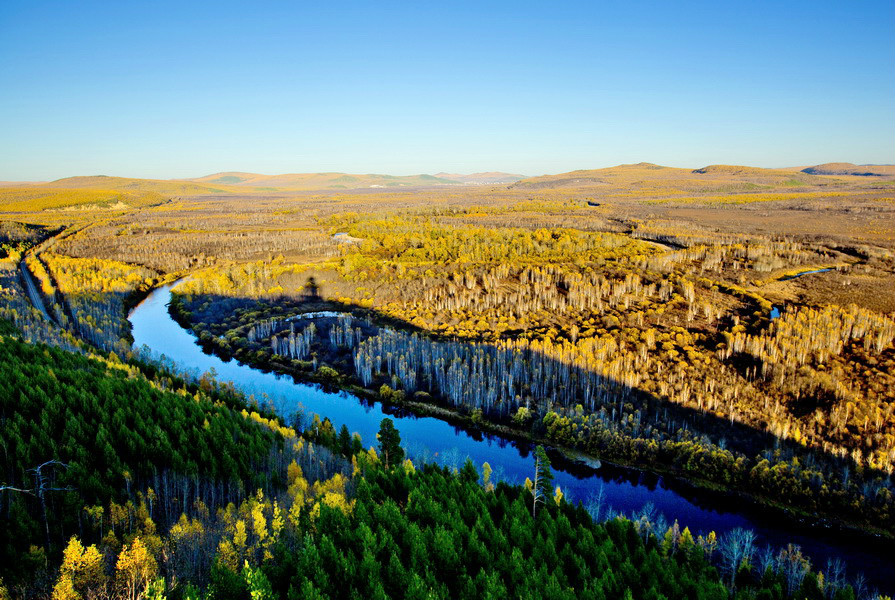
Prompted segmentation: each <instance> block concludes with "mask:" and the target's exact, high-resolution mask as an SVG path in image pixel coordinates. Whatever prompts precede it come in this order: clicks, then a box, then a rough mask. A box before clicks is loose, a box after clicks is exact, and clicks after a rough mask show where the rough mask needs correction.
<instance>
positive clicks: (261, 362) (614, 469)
mask: <svg viewBox="0 0 895 600" xmlns="http://www.w3.org/2000/svg"><path fill="white" fill-rule="evenodd" d="M306 290H308V291H307V292H305V293H304V294H303V295H301V296H300V297H288V296H282V297H279V298H276V299H267V300H259V299H256V298H250V297H247V296H224V295H215V294H205V295H203V296H202V297H201V310H196V311H195V312H194V313H192V314H190V315H189V316H188V315H187V314H186V313H185V312H184V310H185V308H184V307H182V306H180V307H178V306H175V303H172V310H171V314H172V315H173V316H174V318H175V319H176V320H177V321H178V323H180V324H181V326H184V327H186V328H188V329H193V328H194V327H195V329H193V330H194V332H195V333H196V334H197V337H198V338H199V342H200V345H201V346H202V347H203V349H204V350H205V351H206V352H209V353H213V354H216V355H218V356H219V357H221V358H222V359H224V360H229V359H233V358H235V359H237V360H239V361H240V362H242V363H245V364H248V365H250V366H252V367H255V368H259V369H261V370H264V371H268V372H276V373H283V374H287V375H290V376H292V377H293V378H294V379H295V381H297V382H299V383H315V384H319V385H321V386H322V387H323V388H324V389H325V390H327V391H337V390H342V391H348V392H349V393H353V394H354V395H355V396H356V397H357V398H358V399H359V401H360V402H362V403H364V404H367V405H373V404H375V403H376V402H380V403H381V404H382V406H383V412H385V413H386V414H391V415H395V416H399V417H407V416H412V415H415V416H435V417H437V418H439V419H441V420H443V421H446V422H448V423H450V424H451V425H452V426H454V427H455V429H456V430H457V431H463V432H464V433H466V434H467V435H469V436H470V437H472V438H473V439H475V440H478V441H483V440H488V441H489V442H492V443H497V444H500V445H505V444H512V445H513V446H514V447H516V448H517V449H518V451H519V452H520V454H521V455H522V456H523V457H525V456H527V455H528V453H529V452H531V450H532V442H531V441H530V439H531V438H530V437H529V435H531V436H534V437H535V438H537V439H546V440H547V441H548V443H550V444H554V445H555V446H557V447H566V448H571V449H574V450H577V451H580V452H583V453H586V454H588V455H593V456H599V457H600V458H601V460H603V461H606V462H604V463H603V464H602V466H601V467H600V468H599V469H595V468H593V466H591V465H588V464H587V463H586V462H585V461H583V460H577V459H574V458H570V457H569V456H568V455H567V454H566V453H563V452H560V451H558V450H553V451H551V453H550V455H551V460H553V461H555V463H554V464H556V466H558V467H559V468H561V469H562V470H563V471H566V472H568V473H569V474H571V475H572V476H574V477H576V478H578V479H586V478H589V477H592V476H594V475H595V474H597V475H599V476H600V477H601V478H604V480H607V481H608V480H609V479H611V480H613V481H618V482H628V483H631V484H635V485H645V486H646V487H647V488H648V489H651V490H652V489H655V487H656V486H659V485H662V486H664V487H667V488H670V489H672V490H673V491H675V492H676V493H678V494H680V495H681V496H683V497H684V498H686V499H688V500H690V501H691V502H692V503H693V504H695V505H696V506H699V507H701V508H716V504H715V500H716V498H717V494H710V495H709V497H707V496H706V490H705V489H704V487H699V486H697V485H694V484H693V483H692V482H691V481H689V479H694V480H702V481H711V482H715V483H717V484H720V485H722V486H725V485H727V486H728V487H729V488H730V489H734V490H736V489H738V490H739V491H742V492H745V493H747V494H749V495H758V496H763V497H765V498H766V499H768V500H770V501H772V502H775V503H776V502H779V501H783V502H785V501H786V499H785V498H783V497H777V496H775V495H774V493H773V491H774V489H775V487H773V486H771V487H769V488H765V489H762V487H761V484H762V483H767V484H768V485H771V484H772V483H773V485H774V486H776V485H777V484H776V483H774V482H773V481H772V479H773V478H775V477H778V476H779V475H780V474H778V473H776V472H773V471H772V470H771V469H770V468H769V469H765V472H767V473H770V474H769V475H767V477H768V481H767V482H762V481H758V482H756V483H757V484H758V485H759V487H756V488H753V487H751V479H750V477H751V474H749V473H747V474H745V475H744V474H742V473H741V474H740V475H739V476H740V480H736V479H735V478H736V477H737V474H736V473H734V472H733V471H732V470H733V469H734V468H739V467H738V466H737V465H736V464H734V463H735V461H733V462H731V461H730V460H729V459H726V458H723V457H722V456H720V455H722V454H724V453H723V452H719V449H718V448H717V447H716V448H710V447H706V446H705V445H704V442H703V441H702V439H703V436H704V437H705V438H708V440H710V441H711V442H712V443H713V444H720V446H721V448H726V449H728V450H730V451H732V452H734V453H737V454H742V455H743V456H745V457H746V458H747V459H749V460H752V461H753V462H754V463H758V462H759V461H760V460H761V459H762V458H767V459H768V461H769V467H770V466H773V465H774V464H775V463H777V464H779V463H782V462H785V461H790V460H791V459H793V458H798V461H799V463H800V465H801V467H800V468H807V469H817V470H819V471H820V472H821V473H823V474H824V476H826V477H831V476H832V477H839V476H840V475H841V474H843V473H861V472H863V477H864V480H865V481H871V480H873V479H874V478H877V477H879V478H882V480H883V481H886V480H887V478H888V476H887V474H886V473H884V472H882V471H874V470H871V469H868V468H866V467H862V468H859V467H858V465H857V464H856V463H855V461H853V460H852V459H851V458H850V457H839V456H836V455H833V454H831V453H828V452H825V451H823V450H822V449H821V448H810V449H807V448H806V447H805V446H803V445H802V444H799V443H797V442H795V441H793V440H790V439H784V438H782V437H779V436H776V435H774V434H773V433H771V432H769V431H766V430H763V429H759V428H757V427H754V426H752V425H749V424H745V423H741V422H738V421H734V420H731V419H729V418H721V417H718V416H717V415H715V414H713V413H711V412H708V411H705V410H700V409H695V408H691V407H687V406H682V405H680V404H677V403H674V402H672V401H670V400H667V399H664V398H661V397H659V396H656V395H655V394H653V393H651V392H649V391H646V390H644V389H642V388H639V387H632V386H629V385H627V384H625V383H624V382H621V381H618V380H617V379H613V378H610V377H606V376H604V375H602V374H598V375H599V376H600V377H601V378H602V379H603V380H605V382H606V383H605V385H607V386H609V387H611V388H612V390H613V395H614V396H615V397H616V399H615V400H613V401H612V402H606V403H597V404H596V405H595V406H596V410H599V408H600V405H602V406H604V407H608V408H617V409H618V415H617V416H618V418H621V417H622V416H623V415H624V416H628V415H630V414H633V412H635V411H637V410H639V411H640V413H641V417H642V418H643V419H644V427H647V426H651V427H653V430H654V431H656V430H657V429H656V428H657V427H660V426H661V429H659V431H661V432H662V433H661V434H658V435H654V436H653V437H652V438H634V437H632V436H625V435H624V434H623V433H620V434H619V435H618V436H617V437H618V438H621V440H620V441H619V440H615V441H614V445H611V446H610V447H609V451H607V447H606V446H605V445H600V444H593V443H590V442H589V440H588V439H586V438H582V435H580V434H577V433H575V432H574V431H573V430H574V428H571V427H555V428H549V427H547V426H545V424H544V420H543V419H542V418H539V417H535V418H534V419H533V420H532V422H531V424H530V426H529V427H528V428H526V429H520V428H519V427H518V423H513V421H512V419H511V415H509V414H508V413H503V414H489V413H488V412H487V411H486V412H485V416H486V417H488V421H489V422H490V423H491V424H496V425H497V427H493V426H489V424H487V423H486V424H483V423H476V422H474V419H471V418H470V416H471V412H472V411H471V409H470V408H469V407H458V406H455V405H453V404H452V403H450V402H449V401H447V400H446V399H445V398H444V397H440V396H439V394H438V393H437V392H436V391H434V390H432V389H428V387H427V382H425V381H421V382H420V386H419V387H420V388H421V389H428V391H427V392H424V393H423V394H420V393H419V392H417V393H416V394H414V395H413V396H412V397H410V396H408V398H407V399H412V400H414V401H415V402H416V403H418V405H419V404H422V405H426V404H429V405H431V406H432V407H433V408H435V409H447V410H449V411H456V412H455V413H454V414H446V413H445V412H444V411H443V410H437V411H434V412H437V414H429V413H427V411H425V410H423V411H420V410H419V408H418V406H416V407H414V408H413V409H411V408H408V407H407V406H406V404H405V403H402V402H393V401H390V400H389V399H388V398H382V397H381V396H380V395H379V394H378V393H376V392H375V390H377V389H378V388H379V386H380V385H382V384H391V380H389V379H385V378H381V377H377V378H375V380H374V381H373V383H372V385H369V386H367V390H368V392H367V393H366V394H363V393H358V391H359V390H358V389H357V388H352V389H348V388H349V387H350V386H353V385H359V381H358V378H357V377H356V376H355V370H354V366H353V362H352V360H351V358H352V356H353V350H352V349H350V348H349V349H348V350H345V349H341V350H340V349H336V348H333V347H331V346H329V345H328V344H325V343H324V344H321V345H319V346H318V347H317V348H316V352H315V354H316V356H315V358H316V359H317V360H316V362H315V366H314V370H313V371H312V370H309V369H306V368H304V367H303V366H302V365H301V364H297V363H296V361H294V360H293V361H290V360H281V358H283V357H280V358H277V356H275V355H272V354H271V352H270V346H269V345H267V346H266V348H267V350H268V352H267V353H266V354H265V353H262V352H259V350H263V349H265V344H258V343H255V344H254V345H253V344H250V343H247V342H246V340H245V335H244V333H245V330H246V329H247V328H248V327H250V326H251V323H257V322H258V321H260V320H269V319H277V318H280V319H282V318H284V317H285V316H287V315H292V314H295V313H299V312H300V313H312V312H323V311H326V312H332V313H339V314H348V315H351V316H352V317H353V319H354V321H353V322H354V323H355V324H356V325H357V326H358V328H359V329H360V330H361V340H362V341H363V340H366V339H368V338H369V337H371V336H373V335H376V333H377V332H378V330H379V329H380V328H388V329H392V330H395V331H400V332H403V333H406V334H409V335H413V334H416V335H417V336H419V337H421V338H427V339H429V340H431V341H433V342H436V343H439V342H444V343H446V342H448V341H450V338H446V337H444V336H439V335H435V334H433V333H431V332H429V331H427V330H425V329H423V328H421V327H418V326H416V325H414V324H412V323H410V322H407V321H405V320H403V319H399V318H395V317H393V316H390V315H386V314H384V313H382V312H380V311H377V310H375V309H371V308H368V307H364V306H361V305H358V304H354V303H346V302H339V301H334V300H324V299H323V298H321V296H320V294H319V287H318V286H317V285H316V282H314V281H313V280H310V281H309V284H308V285H307V286H306ZM313 321H314V322H315V324H316V326H317V327H318V331H319V335H318V337H319V339H321V340H325V339H326V338H327V332H328V330H329V328H330V327H332V326H333V325H334V324H335V323H336V321H337V318H335V317H321V318H317V319H313ZM215 328H216V329H215ZM209 329H212V331H209ZM234 329H237V330H239V332H241V334H239V333H238V334H237V336H236V337H235V338H233V336H232V335H231V336H228V337H230V338H231V339H233V340H234V341H233V342H231V341H228V340H226V339H225V338H223V337H222V336H223V335H224V333H226V332H231V333H232V331H233V330H234ZM288 332H289V330H288V328H287V329H286V333H288ZM240 344H242V346H240ZM328 346H329V347H328ZM525 352H529V353H531V355H532V358H536V359H537V360H540V361H545V362H553V363H555V365H556V366H557V367H559V366H560V365H564V363H562V362H561V361H558V360H556V359H554V358H551V357H549V356H546V355H544V354H543V353H538V352H535V351H532V350H526V351H525ZM262 355H263V356H262ZM299 362H301V361H299ZM305 362H306V361H305ZM321 365H324V366H330V367H333V368H335V369H336V370H337V371H338V372H339V373H342V374H343V376H342V377H339V378H335V379H333V378H325V377H324V378H321V377H319V376H316V375H315V371H317V370H318V367H319V366H321ZM575 369H578V370H580V371H581V372H582V373H589V372H590V371H585V370H581V369H580V368H579V367H575ZM594 373H595V372H594ZM346 375H347V377H346ZM428 385H431V386H432V387H434V384H432V383H431V382H428ZM626 405H630V407H631V410H627V409H626ZM551 408H558V407H550V406H549V405H548V406H544V404H543V403H538V412H539V413H540V416H541V417H543V415H544V414H546V413H547V412H548V411H550V410H551ZM572 410H574V409H572ZM421 412H422V415H421ZM587 412H589V411H585V413H587ZM558 414H559V415H560V419H562V418H563V417H564V416H565V415H566V414H567V413H565V412H564V411H562V410H559V411H558ZM323 416H325V415H321V417H323ZM613 418H616V417H615V416H614V417H613ZM626 437H627V440H625V439H624V438H626ZM652 440H656V442H657V443H659V442H662V441H663V440H664V441H665V442H679V443H680V444H679V445H680V446H681V450H680V451H679V453H678V454H674V453H670V452H671V451H664V450H663V451H660V452H659V454H660V455H661V460H659V461H657V462H649V461H647V460H644V448H645V447H647V446H649V445H650V442H651V441H652ZM610 441H612V440H610ZM667 445H668V446H669V447H672V446H673V445H674V444H671V443H669V444H667ZM610 463H612V464H610ZM625 464H633V465H638V467H627V466H624V465H625ZM752 466H754V465H752ZM728 467H729V468H730V469H731V472H730V473H725V471H724V470H725V468H728ZM642 469H647V470H646V471H644V470H642ZM659 472H662V473H665V474H667V475H670V476H669V477H666V476H664V475H658V474H657V473H659ZM607 477H608V479H607ZM852 478H853V479H854V476H852ZM793 481H797V482H798V483H799V485H801V486H803V489H800V490H797V491H798V493H799V494H801V495H802V496H803V497H805V498H810V497H812V496H813V495H815V494H817V493H818V492H819V491H820V490H821V488H822V487H824V486H825V485H826V484H825V481H824V477H821V478H818V477H810V478H808V479H807V480H804V481H803V480H801V479H798V478H796V479H795V480H793ZM722 493H724V492H722ZM712 496H714V498H712ZM868 500H869V501H872V500H873V498H870V497H869V496H868ZM811 512H812V511H811V510H810V509H806V513H807V514H809V515H810V514H811ZM822 512H824V513H826V514H833V513H832V512H831V511H830V510H829V507H827V508H826V510H823V511H822ZM843 514H848V513H843ZM815 516H817V515H815ZM884 527H887V525H884Z"/></svg>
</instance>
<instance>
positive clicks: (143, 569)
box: [115, 537, 158, 600]
mask: <svg viewBox="0 0 895 600" xmlns="http://www.w3.org/2000/svg"><path fill="white" fill-rule="evenodd" d="M115 572H116V582H117V584H118V588H119V591H120V593H121V594H122V597H124V598H127V599H128V600H139V599H140V598H143V596H144V592H145V590H146V586H147V585H149V583H150V582H151V581H152V579H153V578H154V577H155V575H156V573H157V572H158V564H157V563H156V562H155V558H154V557H153V556H152V554H150V552H149V550H148V549H147V548H146V545H145V544H144V543H143V540H141V539H140V538H139V537H137V538H134V541H133V542H132V543H131V544H130V545H129V546H125V547H124V549H123V550H122V551H121V554H119V555H118V562H117V564H116V565H115Z"/></svg>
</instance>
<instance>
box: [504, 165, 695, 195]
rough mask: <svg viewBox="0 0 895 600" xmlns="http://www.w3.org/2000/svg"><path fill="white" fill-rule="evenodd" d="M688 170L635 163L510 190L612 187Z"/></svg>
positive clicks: (525, 183) (533, 179) (528, 183)
mask: <svg viewBox="0 0 895 600" xmlns="http://www.w3.org/2000/svg"><path fill="white" fill-rule="evenodd" d="M689 172H690V171H689V170H688V169H675V168H673V167H663V166H661V165H655V164H653V163H637V164H632V165H618V166H616V167H607V168H604V169H585V170H579V171H569V172H568V173H559V174H558V175H541V176H540V177H530V178H528V179H523V180H522V181H518V182H516V183H514V184H513V185H511V186H510V187H511V188H519V189H532V190H538V189H553V188H561V187H594V186H604V185H612V184H614V183H618V182H619V181H623V180H628V179H631V178H634V179H641V178H643V179H656V178H668V177H671V176H674V175H677V174H685V173H689Z"/></svg>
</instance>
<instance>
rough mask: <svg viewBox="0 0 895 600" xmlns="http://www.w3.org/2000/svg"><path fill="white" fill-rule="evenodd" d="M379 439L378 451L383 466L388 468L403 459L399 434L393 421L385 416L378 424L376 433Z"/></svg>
mask: <svg viewBox="0 0 895 600" xmlns="http://www.w3.org/2000/svg"><path fill="white" fill-rule="evenodd" d="M376 439H378V440H379V453H380V454H381V455H382V460H383V462H384V463H385V468H386V469H389V468H391V467H392V465H399V464H401V461H403V460H404V449H403V448H401V436H400V434H399V433H398V430H397V429H395V424H394V422H393V421H392V420H391V419H389V418H388V417H386V418H385V419H382V422H381V423H380V424H379V433H377V434H376Z"/></svg>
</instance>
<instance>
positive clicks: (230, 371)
mask: <svg viewBox="0 0 895 600" xmlns="http://www.w3.org/2000/svg"><path fill="white" fill-rule="evenodd" d="M171 287H172V286H170V285H169V286H164V287H161V288H159V289H157V290H155V291H153V292H152V293H151V294H150V295H149V296H148V297H147V298H146V299H145V300H144V301H143V302H142V303H140V305H139V306H137V307H136V308H135V309H134V310H133V311H132V312H131V314H130V316H129V317H128V319H129V320H130V322H131V326H132V333H133V337H134V347H135V348H141V347H143V346H147V347H148V348H149V349H150V350H151V351H152V352H153V353H154V354H155V355H163V356H164V357H165V358H166V359H168V360H171V361H173V362H175V363H176V364H177V365H178V366H180V367H181V368H184V369H185V370H197V371H198V372H200V373H201V372H206V371H211V370H213V371H214V372H215V374H216V377H217V379H218V380H219V381H231V382H233V383H234V384H236V385H237V386H238V387H239V388H240V389H242V390H243V391H244V392H245V393H247V394H249V395H252V396H254V398H255V399H257V400H258V401H259V402H260V403H268V402H269V403H271V404H272V405H273V407H274V408H275V410H276V411H277V412H278V413H280V414H281V415H284V416H287V417H288V416H289V415H291V414H293V413H294V412H295V411H296V410H299V409H301V410H304V411H305V412H306V414H310V413H317V414H319V415H320V416H321V418H322V417H324V416H326V417H329V418H330V420H331V421H332V422H333V423H334V424H335V426H336V427H337V428H338V427H341V425H342V424H345V425H347V427H348V429H349V430H350V431H352V432H357V433H359V434H360V435H361V437H362V439H363V441H364V444H365V446H368V447H369V446H371V445H375V443H376V432H377V431H378V429H379V423H380V421H381V420H382V419H383V417H385V416H389V417H390V418H391V419H392V420H393V421H394V422H395V427H397V429H398V430H399V431H400V434H401V440H402V445H403V446H404V447H405V448H406V449H407V450H408V452H409V453H410V454H411V455H415V456H418V457H428V458H430V459H432V460H436V461H438V462H440V463H442V464H448V465H450V466H456V467H461V466H462V465H463V462H464V461H465V459H466V457H469V458H471V459H472V461H473V463H475V465H476V466H477V467H479V468H480V467H481V465H482V463H484V462H488V463H489V464H490V465H491V467H492V468H493V469H494V474H495V477H496V478H500V479H503V480H506V481H509V482H511V483H521V482H522V481H524V480H525V478H526V477H532V475H533V471H534V461H533V459H532V457H531V455H530V453H531V448H530V446H529V445H528V444H527V443H520V442H514V441H509V440H505V439H502V438H499V437H496V436H487V435H482V434H480V433H470V432H467V431H465V430H463V429H461V428H458V427H455V426H452V425H451V424H449V423H447V422H445V421H442V420H440V419H437V418H434V417H417V416H415V415H412V414H408V413H407V412H406V411H400V410H396V409H392V408H390V407H383V405H382V404H380V403H369V402H367V401H363V400H361V399H359V398H357V397H355V396H352V395H350V394H347V393H344V392H342V393H330V392H326V391H323V390H322V389H320V388H319V387H318V386H314V385H306V384H301V383H296V382H295V381H294V380H293V379H292V378H291V377H287V376H282V375H277V374H274V373H265V372H262V371H260V370H257V369H254V368H252V367H249V366H247V365H242V364H240V363H238V362H237V361H229V362H224V361H223V360H221V359H220V358H218V357H217V356H213V355H209V354H205V353H204V352H203V351H202V349H201V348H200V347H199V345H198V343H197V340H196V338H195V337H194V336H193V335H192V334H191V333H190V332H188V331H187V330H185V329H183V328H181V327H180V326H179V325H178V324H177V323H176V322H175V321H174V320H173V319H172V318H171V317H170V315H169V314H168V311H167V304H168V302H169V301H170V296H171V292H170V290H171ZM552 457H553V462H554V463H555V464H554V475H555V481H556V484H557V485H559V486H560V487H561V488H562V490H563V493H564V494H566V497H567V498H570V499H572V500H581V501H585V502H586V501H588V500H589V499H591V498H593V497H595V496H597V495H598V494H601V496H602V502H603V506H604V509H603V510H604V514H605V513H606V512H607V511H608V509H609V508H610V507H611V508H612V509H614V510H615V511H621V512H625V513H629V514H630V513H631V512H634V511H640V510H641V509H643V508H644V506H645V505H647V504H652V505H653V506H654V507H655V510H656V512H657V513H662V514H664V515H665V517H666V518H667V519H668V520H669V521H673V520H674V519H677V520H678V521H679V522H680V523H681V526H682V527H683V526H689V527H690V530H691V531H693V532H694V533H697V532H708V531H712V530H713V531H715V532H717V533H718V534H719V535H720V534H723V533H724V532H725V531H729V530H730V529H733V528H735V527H745V528H750V529H752V530H754V531H755V532H756V534H757V535H758V537H759V543H760V544H767V543H769V544H771V545H773V546H783V545H785V544H787V543H789V542H793V543H796V544H800V545H801V546H802V548H803V551H805V552H806V553H807V554H808V555H809V556H811V557H812V558H813V563H814V564H815V565H817V566H819V567H822V566H823V564H824V563H825V562H826V559H827V557H840V558H841V559H842V560H843V561H844V562H845V563H846V564H847V566H848V571H849V574H851V575H855V574H857V573H858V572H864V573H865V575H866V576H867V578H868V580H869V581H870V582H871V583H872V584H873V585H875V586H878V587H879V588H880V589H882V590H889V591H892V590H895V569H893V564H892V560H891V559H890V558H887V557H888V556H892V555H893V553H895V545H893V544H889V543H883V542H880V541H878V540H876V539H875V538H872V537H870V536H863V535H859V534H854V533H844V532H839V533H837V532H835V531H830V530H826V529H822V528H812V527H805V526H801V525H800V524H798V523H796V522H794V520H792V519H788V518H786V517H782V516H780V515H778V514H776V513H774V512H772V511H768V510H762V509H760V508H758V507H755V506H753V505H751V504H750V503H748V502H745V501H743V500H742V499H737V498H733V497H731V496H729V495H726V494H722V493H714V492H709V491H705V490H698V489H693V488H691V487H690V486H688V485H687V484H686V483H684V482H680V481H677V480H675V479H673V478H666V477H660V476H657V475H655V474H652V473H648V472H642V471H638V470H635V469H627V468H621V467H616V466H612V465H607V464H604V465H603V466H601V467H600V468H598V469H593V468H591V467H588V466H585V465H583V464H582V463H572V462H570V461H563V460H562V459H561V458H560V457H559V456H558V455H557V454H555V453H553V454H552Z"/></svg>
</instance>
